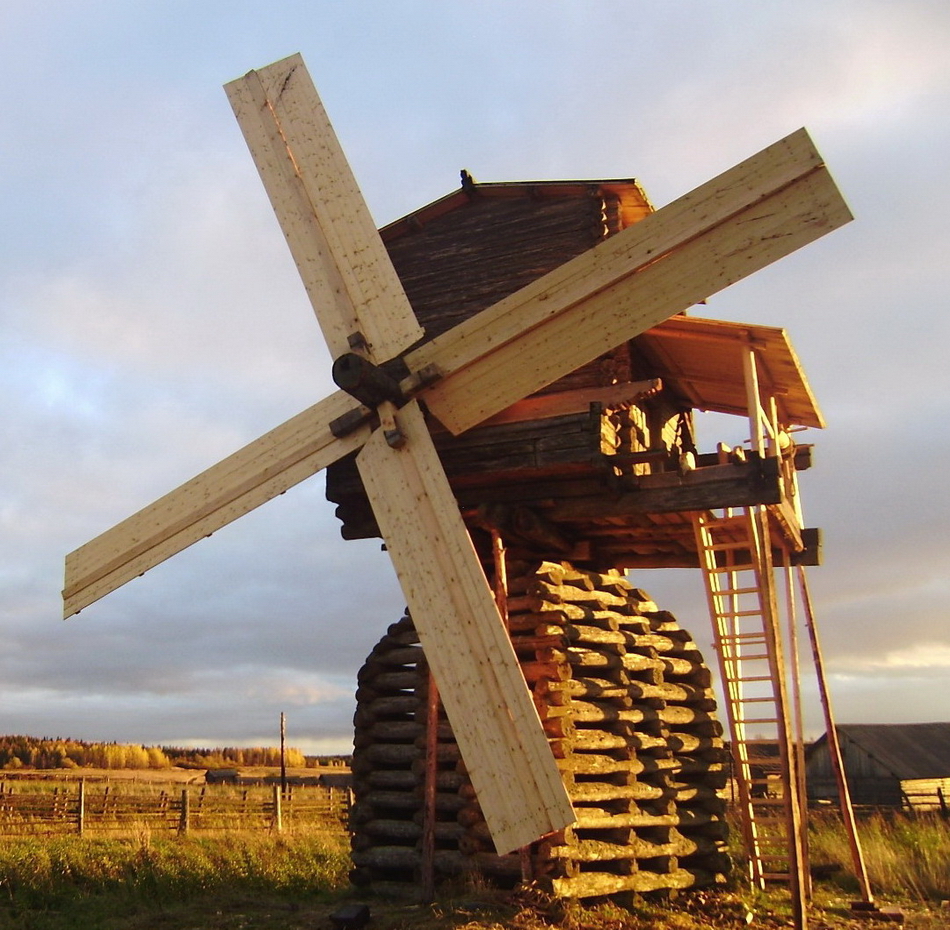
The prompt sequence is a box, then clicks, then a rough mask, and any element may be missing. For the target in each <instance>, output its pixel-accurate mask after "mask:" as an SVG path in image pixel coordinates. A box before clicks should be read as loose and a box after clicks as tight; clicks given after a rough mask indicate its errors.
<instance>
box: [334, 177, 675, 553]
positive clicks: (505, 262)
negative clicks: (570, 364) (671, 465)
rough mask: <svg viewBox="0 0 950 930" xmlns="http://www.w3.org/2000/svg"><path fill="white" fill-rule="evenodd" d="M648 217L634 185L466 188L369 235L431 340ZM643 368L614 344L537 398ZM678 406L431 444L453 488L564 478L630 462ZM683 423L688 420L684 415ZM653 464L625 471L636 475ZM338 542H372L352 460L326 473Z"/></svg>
mask: <svg viewBox="0 0 950 930" xmlns="http://www.w3.org/2000/svg"><path fill="white" fill-rule="evenodd" d="M651 211H652V207H651V206H650V205H649V203H648V201H647V199H646V197H645V196H644V194H643V192H642V190H641V189H640V188H639V186H638V185H637V184H636V182H635V181H632V180H630V181H605V182H533V183H501V184H476V183H474V182H473V181H471V179H470V178H468V176H467V175H465V174H464V173H463V186H462V189H461V190H460V191H457V192H456V193H454V194H450V195H448V196H447V197H445V198H443V199H442V200H440V201H436V202H435V203H433V204H430V205H429V206H427V207H423V208H422V209H420V210H418V211H416V212H415V213H413V214H412V215H410V216H408V217H405V218H403V219H401V220H398V221H396V222H395V223H392V224H390V225H389V226H387V227H385V228H384V229H383V230H381V234H382V237H383V241H384V243H385V244H386V248H387V250H388V251H389V255H390V258H391V259H392V261H393V264H394V266H395V268H396V271H397V272H398V274H399V277H400V280H401V281H402V283H403V287H404V288H405V290H406V294H407V296H408V297H409V300H410V302H411V303H412V306H413V309H414V311H415V313H416V316H417V318H418V320H419V322H420V324H421V325H422V326H423V328H424V329H425V332H426V336H425V338H426V339H431V338H433V337H435V336H438V335H439V334H441V333H443V332H445V331H446V330H448V329H450V328H451V327H453V326H455V325H456V324H457V323H459V322H461V321H462V320H464V319H467V318H468V317H470V316H472V315H474V314H476V313H478V312H480V311H482V310H484V309H486V308H487V307H489V306H491V305H492V304H494V303H496V302H497V301H499V300H501V299H502V298H504V297H506V296H507V295H509V294H511V293H514V292H515V291H516V290H518V289H520V288H521V287H523V286H525V285H526V284H529V283H530V282H531V281H533V280H535V279H536V278H538V277H540V276H542V275H544V274H546V273H548V272H549V271H552V270H553V269H555V268H557V267H558V266H560V265H562V264H563V263H564V262H566V261H569V260H570V259H572V258H574V257H576V256H577V255H580V254H581V253H583V252H585V251H586V250H587V249H589V248H591V247H592V246H593V245H596V244H597V243H598V242H600V241H601V240H602V239H604V238H606V237H607V236H610V235H613V234H615V233H617V232H619V231H621V230H622V229H623V228H625V227H626V226H628V225H630V224H631V223H633V222H636V221H638V220H640V219H642V218H643V217H645V216H646V215H648V214H649V213H650V212H651ZM651 376H652V375H651V364H650V361H649V360H648V359H647V358H646V357H644V356H643V355H642V354H641V353H640V352H638V350H637V349H636V347H635V345H633V344H629V343H628V344H624V345H622V346H619V347H617V348H616V349H614V350H612V351H611V352H608V353H606V354H605V355H603V356H601V357H600V358H598V359H595V360H594V361H593V362H591V363H590V364H588V365H585V366H583V367H581V368H579V369H577V370H576V371H574V372H572V373H571V374H570V375H568V376H566V377H565V378H562V379H561V380H559V381H557V382H555V383H554V384H552V385H550V386H548V387H547V388H546V389H545V390H544V391H542V392H540V393H542V394H543V393H555V392H561V391H569V390H575V389H580V388H591V387H601V386H605V385H610V384H613V383H617V382H629V381H633V380H645V379H648V378H650V377H651ZM682 414H683V407H682V403H681V402H679V401H677V400H675V399H674V398H672V397H670V396H669V395H667V394H665V393H662V392H661V393H660V394H658V395H656V396H653V397H650V398H648V399H647V400H645V401H644V402H643V403H641V404H637V405H634V406H632V407H630V408H629V409H627V410H619V411H606V412H604V411H597V410H591V411H588V412H584V413H578V414H570V415H566V416H561V417H556V418H553V419H547V420H537V421H528V422H522V423H515V424H504V425H498V426H486V427H481V428H476V429H474V430H470V431H469V432H468V433H466V434H465V435H464V436H462V437H452V436H450V435H448V434H440V435H436V445H437V447H438V448H439V453H440V456H441V457H442V459H443V463H444V465H445V467H446V471H447V473H448V475H449V479H450V481H451V482H452V484H453V487H456V488H457V487H459V486H466V487H471V486H476V487H477V486H479V485H483V484H486V483H490V482H499V481H502V482H503V481H506V480H512V479H514V478H516V477H517V476H518V475H519V474H522V475H523V474H526V473H528V472H530V473H531V475H532V476H533V477H534V478H536V479H537V478H547V477H552V476H560V477H565V476H567V477H570V476H572V475H580V474H588V473H590V472H591V470H592V469H594V470H597V469H602V467H603V466H602V462H601V457H602V456H603V455H613V454H616V453H617V452H628V453H639V452H646V451H647V450H649V449H651V448H656V447H657V446H659V445H662V444H665V445H666V446H667V447H670V446H671V445H672V443H673V441H674V439H675V438H676V436H677V435H678V434H681V433H682V429H683V427H682V424H681V422H680V420H681V415H682ZM686 415H687V417H688V414H686ZM658 467H662V463H656V462H645V463H638V464H636V465H634V466H632V469H631V470H632V472H633V473H635V474H646V473H649V472H650V471H653V470H655V469H657V468H658ZM327 497H328V498H329V499H330V500H332V501H334V502H335V503H337V505H338V507H337V515H338V517H339V518H340V520H341V522H342V523H343V528H342V534H343V536H344V538H347V539H353V538H366V537H372V536H377V535H378V529H377V527H376V522H375V518H374V517H373V514H372V510H371V508H370V507H369V503H368V501H367V500H366V498H365V494H364V492H363V490H362V485H361V483H360V479H359V475H358V473H357V471H356V467H355V463H354V461H353V460H352V459H349V460H342V461H340V462H337V463H335V464H334V465H331V466H330V468H329V469H328V470H327Z"/></svg>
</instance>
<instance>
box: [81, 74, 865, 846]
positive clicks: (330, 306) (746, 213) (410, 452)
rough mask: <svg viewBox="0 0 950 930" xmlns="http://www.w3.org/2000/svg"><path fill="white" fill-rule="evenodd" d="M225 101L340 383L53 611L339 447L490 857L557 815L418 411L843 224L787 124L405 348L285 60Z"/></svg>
mask: <svg viewBox="0 0 950 930" xmlns="http://www.w3.org/2000/svg"><path fill="white" fill-rule="evenodd" d="M227 92H228V96H229V98H230V100H231V103H232V106H233V108H234V111H235V114H236V115H237V118H238V121H239V123H240V124H241V127H242V130H243V131H244V135H245V138H246V140H247V142H248V146H249V148H250V150H251V152H252V155H253V157H254V159H255V162H256V164H257V166H258V170H259V172H260V174H261V177H262V179H263V181H264V185H265V187H266V189H267V192H268V195H269V196H270V199H271V202H272V204H273V206H274V210H275V212H276V214H277V217H278V219H279V221H280V224H281V227H282V229H283V231H284V234H285V236H286V238H287V241H288V244H289V245H290V248H291V251H292V253H293V255H294V258H295V261H296V263H297V267H298V269H299V271H300V274H301V277H302V279H303V281H304V284H305V286H306V288H307V292H308V294H309V296H310V298H311V302H312V303H313V306H314V310H315V312H316V315H317V319H318V322H319V324H320V326H321V329H322V330H323V333H324V336H325V338H326V340H327V343H328V345H329V347H330V350H331V353H332V355H333V357H334V359H335V362H334V380H335V381H336V383H337V384H338V385H339V386H340V387H341V390H340V391H338V392H336V393H334V394H332V395H331V396H330V397H328V398H326V399H324V400H323V401H320V402H319V403H317V404H315V405H314V406H313V407H310V408H309V409H308V410H305V411H304V412H303V413H301V414H299V415H298V416H296V417H294V418H292V419H291V420H289V421H287V422H286V423H284V424H283V425H281V426H278V427H277V428H276V429H274V430H272V431H270V432H269V433H266V434H265V435H264V436H262V437H260V438H259V439H257V440H255V441H254V442H252V443H250V444H249V445H248V446H246V447H244V448H243V449H241V450H239V451H238V452H236V453H234V454H233V455H232V456H230V457H229V458H227V459H225V460H224V461H222V462H220V463H219V464H217V465H215V466H213V467H212V468H210V469H208V470H207V471H205V472H203V473H202V474H200V475H198V476H197V477H196V478H194V479H192V480H191V481H189V482H187V483H186V484H184V485H182V486H181V487H180V488H178V489H176V490H174V491H172V492H171V493H169V494H168V495H166V496H165V497H163V498H161V499H160V500H159V501H157V502H155V503H154V504H151V505H150V506H148V507H146V508H145V509H144V510H142V511H140V512H139V513H137V514H135V515H133V516H132V517H130V518H128V519H127V520H125V521H124V522H122V523H120V524H118V525H117V526H115V527H114V528H112V529H111V530H108V531H107V532H105V533H104V534H102V535H101V536H99V537H97V538H96V539H94V540H92V541H91V542H89V543H87V544H86V545H85V546H82V547H81V548H79V549H77V550H76V551H75V552H73V553H71V554H70V555H69V556H68V557H67V560H66V584H65V589H64V601H65V614H66V616H70V615H72V614H74V613H76V612H78V611H79V610H81V609H82V608H84V607H86V606H87V605H89V604H91V603H92V602H94V601H95V600H97V599H98V598H100V597H102V596H104V595H105V594H108V593H109V592H110V591H112V590H114V589H115V588H117V587H119V586H120V585H122V584H124V583H125V582H126V581H128V580H130V579H131V578H133V577H135V576H136V575H139V574H142V573H143V572H144V571H146V570H148V569H149V568H151V567H153V566H154V565H156V564H158V563H159V562H161V561H163V560H164V559H166V558H168V557H169V556H171V555H173V554H175V553H176V552H178V551H180V550H181V549H184V548H185V547H187V546H189V545H191V544H192V543H194V542H196V541H197V540H198V539H200V538H202V537H204V536H207V535H209V534H210V533H212V532H214V531H215V530H216V529H218V528H220V527H222V526H224V525H225V524H227V523H229V522H231V521H232V520H234V519H236V518H237V517H239V516H241V515H242V514H244V513H246V512H248V511H249V510H251V509H253V508H255V507H257V506H259V505H260V504H262V503H264V502H266V501H267V500H269V499H270V498H272V497H274V496H276V495H278V494H280V493H282V492H283V491H285V490H287V488H289V487H292V486H293V485H294V484H296V483H298V482H300V481H302V480H303V479H305V478H307V477H309V476H310V475H313V474H315V473H316V472H318V471H320V470H321V469H323V468H325V467H326V466H327V465H329V464H331V463H332V462H334V461H337V460H338V459H340V458H342V457H343V456H345V455H348V454H350V453H352V452H355V451H357V450H359V454H358V457H357V462H358V466H359V470H360V474H361V477H362V480H363V483H364V485H365V487H366V490H367V493H368V496H369V499H370V501H371V503H372V507H373V510H374V513H375V515H376V518H377V521H378V523H379V526H380V528H381V530H382V534H383V536H384V537H385V539H386V544H387V549H388V550H389V552H390V554H391V556H392V559H393V563H394V565H395V568H396V572H397V575H398V577H399V580H400V584H401V585H402V588H403V591H404V594H405V596H406V600H407V602H408V604H409V608H410V610H411V612H412V615H413V617H414V620H415V624H416V626H417V628H418V630H419V633H420V636H421V638H422V641H423V645H424V647H425V652H426V655H427V656H428V658H429V661H430V663H431V667H432V670H433V673H434V675H435V678H436V680H437V682H438V685H439V690H440V693H441V695H442V698H443V701H444V703H445V706H446V710H447V712H448V715H449V717H450V719H451V722H452V726H453V729H454V731H455V733H456V738H457V740H458V743H459V746H460V748H461V751H462V755H463V757H464V759H465V762H466V766H467V768H468V771H469V774H470V777H471V780H472V783H473V785H474V786H475V789H476V791H477V794H478V798H479V803H480V805H481V807H482V809H483V811H484V814H485V817H486V821H487V823H488V825H489V827H490V829H491V833H492V836H493V840H494V843H495V845H496V847H497V849H498V850H499V852H507V851H508V850H511V849H513V848H516V847H518V846H522V845H525V844H527V843H528V842H530V841H532V840H534V839H536V838H537V837H538V836H541V835H543V834H545V833H548V832H550V831H553V830H556V829H560V828H562V827H564V826H565V825H567V824H569V823H571V822H572V821H573V819H574V818H573V811H572V808H571V804H570V801H569V799H568V797H567V794H566V792H565V790H564V787H563V785H562V783H561V780H560V778H559V775H558V771H557V768H556V766H555V763H554V759H553V757H552V755H551V752H550V750H549V747H548V744H547V741H546V739H545V736H544V733H543V730H542V728H541V725H540V723H539V720H538V716H537V713H536V711H535V708H534V705H533V704H532V701H531V698H530V696H529V694H528V692H527V690H526V688H525V686H524V681H523V678H522V676H521V673H520V670H519V667H518V662H517V659H516V657H515V655H514V652H513V650H512V647H511V644H510V642H509V640H508V638H507V636H506V634H505V630H504V627H503V625H502V623H501V620H500V618H499V616H498V612H497V608H496V606H495V603H494V600H493V597H492V593H491V591H490V589H489V587H488V585H487V583H486V581H485V578H484V575H483V572H482V569H481V566H480V564H479V561H478V558H477V556H476V554H475V552H474V549H473V547H472V544H471V540H470V539H469V537H468V534H467V532H466V530H465V527H464V524H463V522H462V520H461V517H460V515H459V512H458V506H457V504H456V501H455V499H454V497H453V495H452V492H451V490H450V488H449V485H448V481H447V479H446V477H445V474H444V472H443V469H442V466H441V463H440V461H439V458H438V455H437V454H436V451H435V448H434V446H433V444H432V440H431V438H430V436H429V431H428V427H427V425H426V414H425V413H424V412H423V409H422V407H420V401H422V402H424V404H425V410H426V411H427V412H428V415H429V416H432V417H435V418H437V419H438V420H439V421H440V422H441V423H442V425H443V426H445V427H446V428H447V429H449V430H450V431H451V432H453V433H456V434H458V433H461V432H463V431H465V430H466V429H468V428H470V427H472V426H475V425H477V424H479V423H481V422H483V421H484V420H486V419H487V418H489V417H492V416H494V415H496V414H498V413H500V412H501V411H504V410H506V409H508V408H510V407H511V406H512V405H513V404H515V403H517V402H518V401H520V400H522V399H523V398H525V397H527V396H528V395H530V394H532V393H534V392H536V391H538V390H539V389H541V388H543V387H544V386H545V385H547V384H550V383H551V382H553V381H555V380H557V379H558V378H560V377H562V376H564V375H565V374H567V373H569V372H571V371H573V370H575V369H577V368H578V367H580V366H581V365H584V364H586V363H588V362H590V361H591V360H593V359H595V358H597V357H598V356H599V355H601V354H602V353H604V352H606V351H608V350H610V349H612V348H613V347H614V346H616V345H618V344H620V343H622V342H624V341H626V340H629V339H631V338H633V337H634V336H636V335H637V334H639V333H641V332H643V331H645V330H647V329H649V328H650V327H652V326H654V325H656V324H658V323H660V322H661V321H663V320H665V319H667V318H668V317H670V316H672V315H673V314H675V313H678V312H680V311H683V310H685V309H686V308H688V307H689V306H691V305H692V304H694V303H696V302H697V301H700V300H702V299H704V298H706V297H708V296H709V295H710V294H712V293H715V292H716V291H718V290H721V289H722V288H724V287H726V286H727V285H729V284H731V283H733V282H735V281H738V280H740V279H741V278H743V277H745V276H746V275H748V274H750V273H752V272H753V271H756V270H758V269H759V268H762V267H764V266H765V265H767V264H769V263H771V262H772V261H775V260H776V259H778V258H781V257H782V256H784V255H787V254H788V253H790V252H792V251H794V250H795V249H797V248H799V247H801V246H802V245H804V244H806V243H808V242H810V241H812V240H813V239H816V238H818V237H820V236H821V235H824V234H825V233H826V232H829V231H831V230H832V229H834V228H836V227H837V226H840V225H842V224H844V223H846V222H847V221H848V220H850V218H851V217H850V214H849V212H848V209H847V207H846V206H845V204H844V202H843V201H842V199H841V197H840V195H839V193H838V191H837V189H836V188H835V185H834V183H833V181H832V180H831V178H830V176H829V174H828V172H827V171H826V170H825V168H824V165H823V162H822V160H821V157H820V156H819V155H818V153H817V152H816V151H815V149H814V147H813V145H812V144H811V141H810V139H809V138H808V136H807V134H806V133H805V132H804V130H800V131H798V132H796V133H793V134H792V135H791V136H789V137H787V138H786V139H783V140H781V141H780V142H778V143H776V144H775V145H772V146H770V147H769V148H767V149H765V150H764V151H762V152H760V153H759V154H758V155H755V156H753V157H752V158H750V159H748V160H747V161H745V162H742V163H741V164H739V165H737V166H736V167H734V168H732V169H730V170H729V171H727V172H725V173H724V174H722V175H720V176H719V177H717V178H715V179H714V180H712V181H710V182H708V183H707V184H705V185H703V186H701V187H699V188H697V189H696V190H694V191H693V192H691V193H690V194H687V195H686V196H684V197H682V198H680V199H679V200H677V201H675V202H674V203H673V204H671V205H669V206H668V207H665V208H664V209H662V210H660V211H658V212H656V213H654V214H652V215H651V216H649V217H647V218H646V219H644V220H643V221H642V222H640V223H637V224H636V225H635V226H632V227H630V228H628V229H627V230H625V231H624V232H623V233H620V234H618V235H616V236H614V237H612V238H610V239H609V240H607V241H605V242H603V243H602V244H600V245H598V246H596V247H594V248H592V249H591V250H589V251H588V252H586V253H584V254H582V255H580V256H579V257H577V258H575V259H573V260H572V261H570V262H567V263H566V264H564V265H562V266H561V267H560V268H557V269H556V270H554V271H553V272H551V273H550V274H548V275H546V276H544V277H542V278H540V279H538V280H537V281H535V282H533V283H532V284H529V285H528V286H526V287H524V288H523V289H522V290H520V291H517V292H516V293H514V294H512V295H511V296H509V297H507V298H505V299H504V300H501V301H499V302H498V303H497V304H495V305H494V306H493V307H490V308H489V309H487V310H485V311H483V312H482V313H480V314H478V315H477V316H475V317H472V318H470V319H468V320H466V321H464V322H462V323H460V324H458V325H457V326H456V327H454V328H453V329H451V330H450V331H448V332H446V333H443V334H441V335H439V336H438V337H436V338H434V339H431V340H429V341H426V340H425V337H424V334H423V332H422V330H421V329H420V327H419V325H418V323H417V322H416V319H415V316H414V314H413V312H412V308H411V306H410V305H409V302H408V300H407V299H406V297H405V294H404V292H403V290H402V287H401V285H400V282H399V279H398V277H397V275H396V273H395V271H394V269H393V267H392V265H391V263H390V261H389V258H388V256H387V254H386V251H385V248H384V246H383V245H382V243H381V241H380V239H379V237H378V234H377V232H376V229H375V227H374V224H373V222H372V219H371V217H370V214H369V211H368V209H367V207H366V205H365V204H364V202H363V200H362V197H361V195H360V193H359V191H358V188H357V186H356V182H355V180H354V179H353V176H352V174H351V172H350V169H349V166H348V165H347V162H346V159H345V157H344V155H343V152H342V150H341V148H340V146H339V144H338V142H337V140H336V137H335V136H334V134H333V131H332V129H331V127H330V124H329V121H328V120H327V118H326V114H325V113H324V111H323V108H322V105H321V104H320V101H319V98H318V97H317V94H316V91H315V89H314V87H313V84H312V82H311V80H310V77H309V75H308V74H307V71H306V69H305V67H304V64H303V61H302V60H301V58H300V57H299V56H292V57H290V58H288V59H285V60H283V61H280V62H277V63H276V64H274V65H271V66H269V67H267V68H264V69H262V70H260V71H252V72H250V73H249V74H248V75H246V76H245V77H243V78H241V79H239V80H237V81H234V82H232V83H231V84H229V85H228V87H227ZM387 363H388V364H387ZM395 370H398V371H399V372H400V373H398V374H394V373H393V372H394V371H395ZM406 372H408V374H407V373H406ZM397 379H398V380H397ZM447 594H448V595H450V596H449V597H448V598H447V596H446V595H447Z"/></svg>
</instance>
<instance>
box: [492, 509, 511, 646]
mask: <svg viewBox="0 0 950 930" xmlns="http://www.w3.org/2000/svg"><path fill="white" fill-rule="evenodd" d="M491 554H492V561H493V563H494V567H495V584H494V592H495V604H496V605H497V606H498V613H499V615H500V616H501V619H502V620H503V621H504V623H505V626H506V627H507V626H508V565H507V563H506V562H505V543H504V540H503V539H502V538H501V534H500V533H499V532H498V530H496V529H495V528H494V527H493V528H492V531H491Z"/></svg>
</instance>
